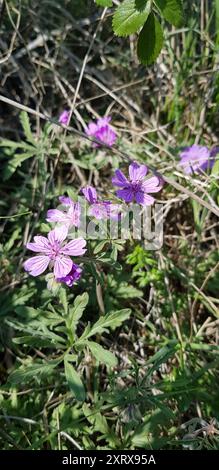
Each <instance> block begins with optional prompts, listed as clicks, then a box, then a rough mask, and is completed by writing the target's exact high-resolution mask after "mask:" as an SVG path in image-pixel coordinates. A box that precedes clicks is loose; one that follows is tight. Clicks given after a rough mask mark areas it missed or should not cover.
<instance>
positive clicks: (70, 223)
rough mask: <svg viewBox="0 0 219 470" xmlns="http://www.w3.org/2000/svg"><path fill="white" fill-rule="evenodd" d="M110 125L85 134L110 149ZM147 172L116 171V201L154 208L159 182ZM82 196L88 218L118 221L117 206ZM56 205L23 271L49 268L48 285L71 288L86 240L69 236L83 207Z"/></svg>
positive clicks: (134, 168)
mask: <svg viewBox="0 0 219 470" xmlns="http://www.w3.org/2000/svg"><path fill="white" fill-rule="evenodd" d="M68 119H69V113H68V111H64V112H63V113H62V115H61V116H60V118H59V122H60V123H62V124H66V123H68ZM109 121H110V118H102V119H99V120H98V121H97V123H90V124H89V126H88V130H87V133H88V134H89V135H92V136H95V138H96V139H97V140H100V141H102V142H104V143H107V144H108V145H113V142H114V141H115V139H116V134H115V133H114V131H113V130H112V129H111V128H110V126H109ZM147 172H148V168H147V166H146V165H140V164H139V163H137V162H135V161H134V162H132V163H131V164H130V165H129V178H128V177H126V176H125V175H124V173H122V171H121V170H120V169H117V170H116V171H115V175H114V177H113V178H112V183H113V185H114V186H116V187H117V188H119V189H117V191H116V195H117V197H118V198H120V199H121V200H123V201H125V202H126V203H131V202H136V203H137V204H140V205H142V206H149V205H151V204H153V202H154V198H153V197H152V196H151V195H150V194H152V193H157V192H158V191H160V190H161V188H162V181H161V179H160V178H158V177H157V176H152V177H151V178H146V175H147ZM81 193H82V194H83V196H84V198H85V200H86V201H87V202H88V204H89V209H88V216H90V217H94V218H95V219H97V220H104V219H105V220H107V219H113V220H114V221H120V220H121V217H122V209H123V208H121V205H120V204H118V203H117V202H116V203H113V202H112V201H110V200H102V199H100V198H99V197H98V195H97V191H96V189H95V188H94V187H93V186H85V187H83V188H82V189H81ZM59 202H60V205H59V207H58V208H56V209H49V210H48V212H47V216H46V220H47V222H49V223H51V224H55V227H54V228H53V229H52V230H51V231H50V232H49V233H48V236H47V237H45V236H42V235H37V236H35V237H34V239H33V240H34V241H33V242H30V243H27V245H26V247H27V248H28V249H29V250H31V251H33V252H35V253H38V254H37V255H36V256H33V257H31V258H29V259H28V260H27V261H25V263H24V269H25V270H26V271H27V272H28V273H29V274H31V275H32V276H39V275H40V274H42V273H44V272H45V271H46V270H47V268H49V269H50V271H51V270H52V271H53V275H52V274H49V275H48V276H49V278H50V281H51V280H52V279H54V280H55V282H61V283H65V284H66V285H67V286H69V287H71V286H72V285H73V284H74V283H75V282H76V281H78V280H79V279H80V277H81V274H82V268H81V267H80V266H79V265H77V264H76V263H74V261H73V260H72V257H75V256H76V257H78V256H82V255H84V253H85V252H86V241H85V239H84V238H82V237H78V238H75V239H74V240H73V239H71V234H70V233H71V230H72V228H73V227H76V228H79V227H80V224H81V211H82V206H81V204H80V202H74V201H73V200H72V199H71V198H70V197H67V196H60V197H59ZM69 240H70V241H69ZM51 276H52V278H51Z"/></svg>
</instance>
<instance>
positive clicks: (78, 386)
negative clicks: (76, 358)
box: [64, 358, 85, 401]
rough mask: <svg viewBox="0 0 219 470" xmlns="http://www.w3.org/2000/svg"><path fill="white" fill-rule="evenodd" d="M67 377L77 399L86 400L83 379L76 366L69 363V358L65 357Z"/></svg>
mask: <svg viewBox="0 0 219 470" xmlns="http://www.w3.org/2000/svg"><path fill="white" fill-rule="evenodd" d="M64 364H65V377H66V380H67V382H68V385H69V388H70V390H71V392H72V393H73V395H74V396H75V398H76V400H78V401H84V400H85V389H84V385H83V383H82V381H81V378H80V375H79V374H78V373H77V372H76V370H75V369H74V367H73V366H72V365H71V364H69V362H68V360H67V359H66V358H65V360H64Z"/></svg>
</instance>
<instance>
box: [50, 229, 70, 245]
mask: <svg viewBox="0 0 219 470" xmlns="http://www.w3.org/2000/svg"><path fill="white" fill-rule="evenodd" d="M67 235H68V227H65V225H62V226H61V227H56V228H55V229H54V230H51V232H49V234H48V239H49V242H50V243H51V244H52V245H53V244H54V243H56V242H58V243H62V242H63V241H64V240H65V239H66V237H67Z"/></svg>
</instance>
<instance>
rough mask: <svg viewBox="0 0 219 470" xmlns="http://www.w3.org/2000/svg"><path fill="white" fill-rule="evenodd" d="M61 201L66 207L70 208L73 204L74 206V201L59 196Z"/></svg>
mask: <svg viewBox="0 0 219 470" xmlns="http://www.w3.org/2000/svg"><path fill="white" fill-rule="evenodd" d="M59 201H60V202H61V204H64V205H65V206H70V205H71V204H73V201H72V199H71V198H70V197H68V196H59Z"/></svg>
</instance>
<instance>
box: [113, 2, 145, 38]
mask: <svg viewBox="0 0 219 470" xmlns="http://www.w3.org/2000/svg"><path fill="white" fill-rule="evenodd" d="M139 3H140V4H141V5H138V4H139ZM138 4H137V2H136V1H135V0H124V1H123V2H122V3H121V5H120V6H119V7H118V8H117V9H116V12H115V14H114V17H113V30H114V33H115V34H116V35H117V36H129V34H133V33H135V32H137V31H138V30H139V28H140V27H141V26H143V24H144V23H145V21H146V20H147V17H148V15H149V13H150V10H151V1H150V0H149V1H148V0H143V1H141V2H138Z"/></svg>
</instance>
